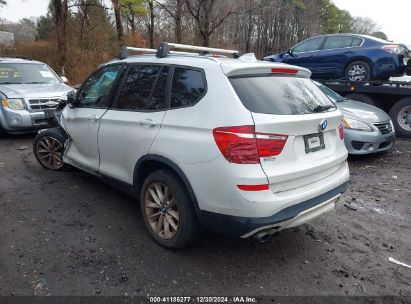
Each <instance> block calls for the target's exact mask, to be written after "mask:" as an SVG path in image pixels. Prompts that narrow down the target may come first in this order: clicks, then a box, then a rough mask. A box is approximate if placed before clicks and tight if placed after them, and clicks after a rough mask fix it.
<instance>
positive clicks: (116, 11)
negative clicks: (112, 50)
mask: <svg viewBox="0 0 411 304" xmlns="http://www.w3.org/2000/svg"><path fill="white" fill-rule="evenodd" d="M111 3H112V4H113V10H114V17H115V19H116V30H117V41H118V44H119V46H120V47H122V46H123V44H124V31H123V24H122V23H121V12H120V0H111Z"/></svg>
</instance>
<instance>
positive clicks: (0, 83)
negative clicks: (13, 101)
mask: <svg viewBox="0 0 411 304" xmlns="http://www.w3.org/2000/svg"><path fill="white" fill-rule="evenodd" d="M2 84H22V82H0V85H2Z"/></svg>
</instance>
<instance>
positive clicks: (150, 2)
mask: <svg viewBox="0 0 411 304" xmlns="http://www.w3.org/2000/svg"><path fill="white" fill-rule="evenodd" d="M145 2H146V5H147V11H148V16H147V21H146V27H147V29H148V35H149V41H150V48H154V27H155V14H154V0H145Z"/></svg>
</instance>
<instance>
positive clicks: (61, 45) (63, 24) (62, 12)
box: [53, 0, 68, 75]
mask: <svg viewBox="0 0 411 304" xmlns="http://www.w3.org/2000/svg"><path fill="white" fill-rule="evenodd" d="M53 1H54V5H55V10H56V15H55V24H56V29H57V52H58V70H59V73H61V74H62V75H64V74H65V70H64V69H65V66H66V61H67V41H66V40H67V39H66V35H67V13H68V5H67V0H53Z"/></svg>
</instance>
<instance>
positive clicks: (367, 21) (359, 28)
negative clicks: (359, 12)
mask: <svg viewBox="0 0 411 304" xmlns="http://www.w3.org/2000/svg"><path fill="white" fill-rule="evenodd" d="M351 29H352V31H353V33H356V34H363V35H368V34H371V33H374V32H377V31H378V30H379V26H378V24H377V23H376V22H375V21H374V20H372V19H371V18H368V17H355V18H354V19H353V20H352V23H351Z"/></svg>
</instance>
